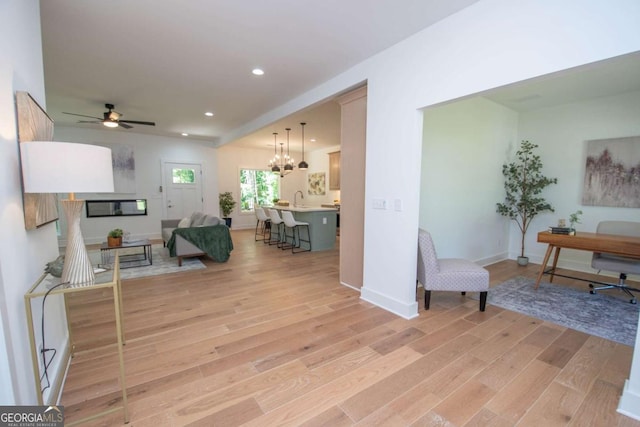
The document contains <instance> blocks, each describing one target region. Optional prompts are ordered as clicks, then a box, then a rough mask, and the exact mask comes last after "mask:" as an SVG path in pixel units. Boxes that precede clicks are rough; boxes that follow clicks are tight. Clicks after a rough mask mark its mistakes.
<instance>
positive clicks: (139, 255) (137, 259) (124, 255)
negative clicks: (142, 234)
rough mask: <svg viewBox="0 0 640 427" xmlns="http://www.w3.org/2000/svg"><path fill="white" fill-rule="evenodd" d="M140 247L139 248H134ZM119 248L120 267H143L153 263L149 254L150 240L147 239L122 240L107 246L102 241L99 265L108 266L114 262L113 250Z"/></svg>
mask: <svg viewBox="0 0 640 427" xmlns="http://www.w3.org/2000/svg"><path fill="white" fill-rule="evenodd" d="M137 248H141V250H140V249H139V250H136V249H137ZM116 249H119V250H120V251H119V253H120V257H119V258H120V268H121V269H123V268H131V267H143V266H146V265H152V264H153V257H152V254H151V242H150V241H149V239H141V240H130V241H127V242H122V245H120V246H109V245H108V244H107V242H103V243H102V246H100V258H101V260H102V262H101V263H100V264H99V267H105V268H110V266H112V265H113V264H114V261H115V260H114V254H115V252H113V251H114V250H116Z"/></svg>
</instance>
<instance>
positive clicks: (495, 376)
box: [62, 231, 640, 427]
mask: <svg viewBox="0 0 640 427" xmlns="http://www.w3.org/2000/svg"><path fill="white" fill-rule="evenodd" d="M232 237H233V241H234V246H235V249H234V250H233V252H232V255H231V258H230V259H229V261H228V262H226V263H224V264H220V263H216V262H213V261H211V260H207V261H205V263H206V264H207V268H206V269H204V270H200V271H194V272H185V273H177V274H172V275H165V276H158V277H149V278H141V279H132V280H125V281H123V288H124V291H123V293H124V311H125V332H126V342H127V343H126V346H125V364H126V381H127V387H128V392H129V410H130V415H131V422H130V425H132V426H154V427H161V426H184V425H192V426H236V425H249V426H261V427H262V426H281V425H295V426H297V425H305V426H320V425H325V426H332V427H333V426H352V425H356V426H371V425H385V426H489V425H491V426H511V425H516V424H517V425H521V426H545V427H546V426H565V425H569V426H586V425H590V426H628V427H631V426H636V427H637V426H640V422H638V421H634V420H632V419H630V418H627V417H625V416H622V415H619V414H618V413H616V407H617V404H618V399H619V396H620V393H621V390H622V387H623V384H624V380H625V379H626V378H628V375H629V368H630V364H631V356H632V350H633V349H632V348H631V347H628V346H624V345H620V344H616V343H614V342H611V341H608V340H605V339H601V338H597V337H594V336H590V335H586V334H584V333H581V332H577V331H574V330H570V329H566V328H563V327H560V326H557V325H554V324H550V323H546V322H543V321H541V320H538V319H535V318H532V317H528V316H525V315H522V314H518V313H514V312H510V311H506V310H503V309H500V308H497V307H494V306H490V305H488V306H487V311H486V312H484V313H480V312H479V311H478V303H477V301H475V300H472V299H469V298H465V297H462V296H461V295H460V294H459V293H453V292H446V293H443V292H440V293H434V294H433V296H432V301H431V309H430V310H429V311H424V310H422V308H421V309H420V316H419V317H418V318H416V319H412V320H404V319H401V318H399V317H397V316H394V315H393V314H391V313H388V312H386V311H384V310H382V309H380V308H377V307H375V306H373V305H372V304H369V303H367V302H364V301H362V300H360V299H359V294H358V293H357V292H355V291H354V290H352V289H349V288H346V287H344V286H341V285H340V284H339V283H338V262H339V261H338V251H337V250H334V251H327V252H318V253H301V254H296V255H292V254H291V253H290V252H283V251H281V250H279V249H276V247H275V246H271V247H269V246H267V245H263V244H262V243H261V242H254V238H253V231H234V232H233V233H232ZM537 268H538V266H537V265H529V266H528V267H518V266H517V265H516V263H515V262H512V261H504V262H500V263H498V264H495V265H493V266H491V267H490V268H489V270H490V272H491V283H492V284H493V285H495V284H497V283H500V282H502V281H504V280H507V279H509V278H511V277H514V276H518V275H524V276H529V277H534V276H535V274H536V273H537ZM557 281H558V282H559V283H567V280H566V279H559V280H557ZM575 285H576V286H582V287H584V286H585V285H584V284H580V285H577V284H575ZM421 296H422V293H421V292H420V295H419V297H421ZM621 303H624V302H621ZM70 304H71V322H72V326H73V330H74V334H75V335H74V337H75V339H76V341H77V350H78V352H77V354H76V356H75V358H74V359H73V362H72V365H71V368H70V371H69V375H68V378H67V381H66V384H65V387H64V393H63V396H62V404H63V405H64V406H65V414H66V416H67V420H68V421H69V422H72V421H73V420H77V419H79V418H83V417H85V416H87V415H89V414H91V413H93V412H95V411H97V410H102V409H106V408H109V407H111V406H114V405H117V404H119V402H120V395H119V391H118V390H119V389H118V380H117V377H118V375H117V373H118V368H117V357H116V352H115V346H114V343H115V333H114V316H113V306H112V304H111V301H110V299H109V298H108V296H106V295H103V294H102V293H101V292H99V291H97V292H94V293H89V292H82V293H79V294H73V296H72V297H71V298H70ZM421 307H422V304H421ZM633 321H636V320H635V319H634V320H633ZM121 424H122V415H121V412H115V413H113V414H110V415H107V416H105V417H103V418H100V419H98V420H95V421H94V422H92V423H91V424H89V425H109V426H110V425H121Z"/></svg>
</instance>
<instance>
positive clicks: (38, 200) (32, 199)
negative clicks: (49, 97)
mask: <svg viewBox="0 0 640 427" xmlns="http://www.w3.org/2000/svg"><path fill="white" fill-rule="evenodd" d="M16 113H17V117H18V143H19V144H28V143H29V142H30V141H51V140H52V139H53V120H51V118H50V117H49V116H48V115H47V113H46V112H45V111H44V110H43V109H42V108H41V107H40V105H38V103H37V102H36V101H35V100H34V99H33V98H32V97H31V95H29V93H28V92H20V91H18V92H16ZM22 195H23V204H24V224H25V228H26V229H27V230H33V229H35V228H38V227H41V226H43V225H45V224H48V223H50V222H53V221H56V220H57V219H58V199H57V197H56V195H55V194H47V193H25V192H24V191H23V193H22Z"/></svg>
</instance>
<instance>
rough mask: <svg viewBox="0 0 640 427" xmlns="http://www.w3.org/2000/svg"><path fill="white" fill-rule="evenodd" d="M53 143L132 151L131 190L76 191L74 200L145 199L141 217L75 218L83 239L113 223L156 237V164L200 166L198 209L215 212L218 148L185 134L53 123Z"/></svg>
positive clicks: (95, 238) (100, 235)
mask: <svg viewBox="0 0 640 427" xmlns="http://www.w3.org/2000/svg"><path fill="white" fill-rule="evenodd" d="M54 139H55V140H56V141H68V142H82V143H86V144H96V145H105V146H110V145H111V146H114V145H118V144H120V145H126V146H128V147H131V148H132V149H133V152H134V156H135V162H136V193H135V194H133V193H129V194H122V193H121V194H118V193H102V194H77V195H76V196H77V197H78V198H84V199H87V200H91V199H94V200H97V199H117V198H121V199H147V215H146V216H132V217H117V218H112V217H105V218H86V213H85V212H83V217H82V219H81V221H80V228H81V229H82V235H83V237H84V239H85V241H86V242H87V243H100V242H104V241H106V237H107V233H108V232H109V230H111V229H112V228H115V227H118V228H122V229H123V230H125V231H128V232H130V233H131V238H134V239H136V238H138V239H140V238H151V239H158V238H160V220H161V219H163V218H164V217H165V216H164V215H165V214H164V210H165V206H166V204H165V200H164V199H163V193H161V192H160V186H161V185H163V182H162V162H163V161H164V162H166V161H174V162H179V163H189V162H195V163H200V164H202V178H203V179H202V193H203V199H204V211H205V212H207V213H210V214H212V215H216V216H219V211H220V207H219V204H218V153H217V152H218V150H217V149H216V148H213V146H212V145H211V144H210V143H208V142H206V141H198V140H187V139H185V138H180V137H176V138H167V137H159V136H150V135H143V134H137V133H135V128H134V129H132V130H115V131H114V130H109V129H105V130H102V129H101V128H100V127H96V129H78V128H70V127H61V126H60V127H56V128H55V135H54ZM60 229H61V236H60V240H61V244H65V243H66V223H65V221H64V219H63V220H62V221H60Z"/></svg>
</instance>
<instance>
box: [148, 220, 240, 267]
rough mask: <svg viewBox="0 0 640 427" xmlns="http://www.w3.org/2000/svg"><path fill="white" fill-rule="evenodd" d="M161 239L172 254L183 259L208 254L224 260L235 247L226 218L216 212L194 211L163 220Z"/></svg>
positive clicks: (218, 259) (179, 262)
mask: <svg viewBox="0 0 640 427" xmlns="http://www.w3.org/2000/svg"><path fill="white" fill-rule="evenodd" d="M160 227H161V234H162V241H163V243H164V246H166V247H167V248H168V249H169V254H170V255H171V256H172V257H174V256H175V257H178V265H179V266H182V259H183V258H187V257H196V256H202V255H208V256H209V257H211V258H212V259H214V260H216V261H219V262H225V261H227V260H228V259H229V256H230V255H231V251H232V250H233V241H232V240H231V233H230V232H229V227H227V226H226V224H225V221H224V220H223V219H220V218H218V217H216V216H213V215H208V214H205V213H202V212H194V213H193V214H191V216H189V217H186V218H181V219H163V220H161V221H160Z"/></svg>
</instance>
